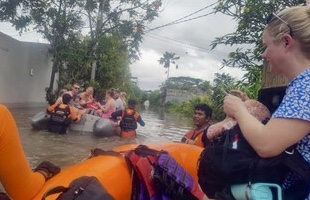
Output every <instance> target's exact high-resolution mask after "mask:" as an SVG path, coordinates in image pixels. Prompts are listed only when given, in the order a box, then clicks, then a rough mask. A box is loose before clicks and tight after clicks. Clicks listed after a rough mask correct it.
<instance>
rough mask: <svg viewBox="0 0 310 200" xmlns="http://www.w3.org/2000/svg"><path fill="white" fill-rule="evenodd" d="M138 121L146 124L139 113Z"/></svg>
mask: <svg viewBox="0 0 310 200" xmlns="http://www.w3.org/2000/svg"><path fill="white" fill-rule="evenodd" d="M137 122H138V123H139V124H140V125H141V126H145V122H144V121H143V119H142V117H141V115H140V114H139V117H138V119H137Z"/></svg>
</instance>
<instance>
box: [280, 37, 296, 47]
mask: <svg viewBox="0 0 310 200" xmlns="http://www.w3.org/2000/svg"><path fill="white" fill-rule="evenodd" d="M282 40H283V43H284V47H285V48H287V49H290V48H291V47H292V44H293V43H294V40H293V38H292V36H290V35H288V34H286V35H284V36H283V39H282Z"/></svg>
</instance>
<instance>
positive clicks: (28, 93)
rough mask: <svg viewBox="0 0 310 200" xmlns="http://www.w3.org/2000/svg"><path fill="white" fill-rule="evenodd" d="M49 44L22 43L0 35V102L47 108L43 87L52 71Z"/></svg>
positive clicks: (45, 85)
mask: <svg viewBox="0 0 310 200" xmlns="http://www.w3.org/2000/svg"><path fill="white" fill-rule="evenodd" d="M48 47H49V45H48V44H41V43H32V42H21V41H18V40H15V39H13V38H12V37H10V36H8V35H6V34H4V33H2V32H0V103H2V104H6V105H8V106H15V107H17V106H36V105H43V104H44V105H47V103H46V100H45V88H46V87H48V86H49V84H50V76H51V71H52V64H53V63H52V62H51V57H50V56H49V55H48Z"/></svg>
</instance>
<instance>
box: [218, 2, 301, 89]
mask: <svg viewBox="0 0 310 200" xmlns="http://www.w3.org/2000/svg"><path fill="white" fill-rule="evenodd" d="M304 3H305V0H283V1H274V0H269V1H268V0H267V1H257V0H219V1H218V4H217V5H216V7H215V8H214V9H215V11H216V12H220V13H223V14H225V15H228V16H230V17H232V19H233V20H234V21H236V22H237V28H236V30H235V31H234V32H233V33H229V34H226V35H224V36H221V37H218V38H216V39H215V40H214V41H213V42H212V48H213V49H214V48H216V46H218V45H222V44H224V45H231V46H236V47H237V48H236V50H235V52H231V53H230V54H229V57H228V59H225V60H223V66H228V67H237V68H240V69H243V70H245V71H246V72H247V73H246V74H245V77H244V79H243V81H245V83H246V84H250V85H259V84H260V79H258V78H259V77H260V76H261V71H262V66H263V63H262V58H261V54H262V52H263V47H262V42H261V38H262V32H263V29H264V27H265V25H266V19H267V18H268V16H269V15H270V13H273V12H277V11H278V10H280V9H282V8H284V7H287V6H294V5H299V4H304ZM253 77H254V78H253ZM255 81H258V84H257V83H255Z"/></svg>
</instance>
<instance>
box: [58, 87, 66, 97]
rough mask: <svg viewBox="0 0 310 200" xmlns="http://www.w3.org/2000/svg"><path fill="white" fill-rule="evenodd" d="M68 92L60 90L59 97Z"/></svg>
mask: <svg viewBox="0 0 310 200" xmlns="http://www.w3.org/2000/svg"><path fill="white" fill-rule="evenodd" d="M66 92H68V90H67V89H65V88H64V89H61V90H59V93H58V96H59V97H62V96H63V95H64V94H65V93H66Z"/></svg>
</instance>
